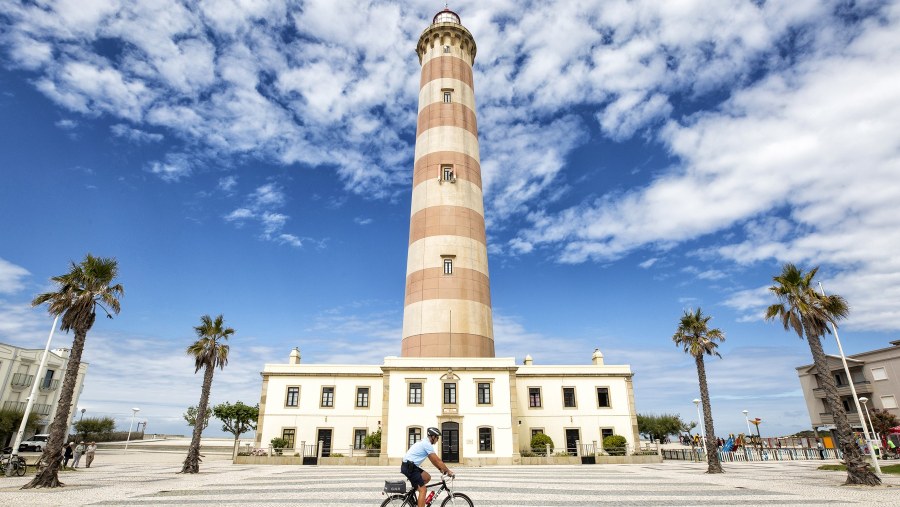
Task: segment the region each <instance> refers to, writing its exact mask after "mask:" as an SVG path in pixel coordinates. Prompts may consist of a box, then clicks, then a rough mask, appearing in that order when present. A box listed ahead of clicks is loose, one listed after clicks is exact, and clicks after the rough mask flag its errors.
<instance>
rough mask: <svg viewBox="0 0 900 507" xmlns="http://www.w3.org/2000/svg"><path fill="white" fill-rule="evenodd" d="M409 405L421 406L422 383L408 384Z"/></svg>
mask: <svg viewBox="0 0 900 507" xmlns="http://www.w3.org/2000/svg"><path fill="white" fill-rule="evenodd" d="M409 404H410V405H421V404H422V383H421V382H410V383H409Z"/></svg>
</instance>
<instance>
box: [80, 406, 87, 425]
mask: <svg viewBox="0 0 900 507" xmlns="http://www.w3.org/2000/svg"><path fill="white" fill-rule="evenodd" d="M85 412H87V409H86V408H83V409H81V417H79V418H78V422H81V421H82V420H84V413H85Z"/></svg>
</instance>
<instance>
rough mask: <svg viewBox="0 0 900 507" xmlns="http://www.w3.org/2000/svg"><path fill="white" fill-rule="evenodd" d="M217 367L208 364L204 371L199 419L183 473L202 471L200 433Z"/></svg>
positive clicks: (198, 408) (183, 466) (192, 436)
mask: <svg viewBox="0 0 900 507" xmlns="http://www.w3.org/2000/svg"><path fill="white" fill-rule="evenodd" d="M214 371H215V367H214V366H213V365H211V364H207V365H206V369H205V370H204V372H203V388H202V389H201V391H200V405H199V406H198V407H197V419H196V420H195V422H194V433H193V434H192V435H191V447H190V448H189V449H188V454H187V457H186V458H185V459H184V465H182V467H181V473H183V474H196V473H199V472H200V434H201V433H203V426H204V424H203V423H204V421H206V406H207V405H208V404H209V391H210V390H211V389H212V381H213V372H214Z"/></svg>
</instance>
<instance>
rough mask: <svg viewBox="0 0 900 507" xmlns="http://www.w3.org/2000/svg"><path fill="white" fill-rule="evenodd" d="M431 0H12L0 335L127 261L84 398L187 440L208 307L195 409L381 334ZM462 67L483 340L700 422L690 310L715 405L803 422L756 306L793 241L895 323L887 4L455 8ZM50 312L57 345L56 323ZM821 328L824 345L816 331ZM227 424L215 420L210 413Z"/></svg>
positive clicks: (403, 230) (896, 206)
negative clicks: (222, 335) (700, 331)
mask: <svg viewBox="0 0 900 507" xmlns="http://www.w3.org/2000/svg"><path fill="white" fill-rule="evenodd" d="M443 7H444V5H443V3H442V2H431V1H429V2H426V1H419V0H413V1H406V2H394V1H372V2H368V1H356V2H349V1H338V0H321V1H305V2H293V1H288V2H285V1H268V0H216V1H208V0H201V1H188V0H185V1H174V0H128V1H124V0H123V1H116V0H59V1H54V2H49V1H46V0H32V1H29V2H18V1H14V2H3V3H0V176H2V179H0V181H2V184H0V342H4V343H10V344H14V345H18V346H24V347H31V348H41V347H43V344H44V341H45V340H46V337H47V333H48V332H49V329H50V327H51V319H50V317H49V316H48V315H47V313H46V310H45V309H42V308H31V306H30V301H31V300H32V298H33V297H34V296H35V295H36V294H38V293H40V292H44V291H47V290H49V289H51V288H52V286H51V285H50V283H49V279H50V277H52V276H55V275H58V274H61V273H63V272H65V271H67V269H68V267H69V263H70V262H72V261H75V262H78V261H80V260H81V259H83V258H84V255H85V254H86V253H89V252H90V253H92V254H94V255H99V256H104V257H114V258H116V259H117V260H118V262H119V267H120V273H119V279H118V280H119V282H120V283H122V284H123V286H124V287H125V297H124V298H123V299H122V311H121V313H120V314H119V315H117V316H116V318H115V319H113V320H108V319H98V320H97V322H96V324H95V325H94V327H93V329H92V330H91V332H90V334H89V335H88V340H87V345H86V349H85V352H84V360H85V361H87V362H88V363H90V366H89V370H88V375H87V379H86V381H85V387H84V391H83V393H82V395H81V398H80V401H79V406H80V407H83V408H85V409H86V413H85V416H86V417H91V416H95V417H99V416H110V417H114V418H116V421H117V423H118V425H119V426H120V428H125V427H127V426H128V423H129V421H130V417H131V407H139V408H140V409H141V412H140V414H139V418H140V419H143V420H146V421H147V431H148V432H151V433H156V432H159V433H171V434H188V432H189V431H190V428H188V427H187V426H186V425H185V423H184V421H183V419H182V417H181V414H182V413H183V412H184V411H185V409H186V407H188V406H189V405H192V404H196V403H197V401H198V399H199V394H200V384H201V381H202V373H201V374H194V368H193V360H192V359H191V358H190V357H188V356H187V355H186V354H185V348H186V347H187V346H188V345H189V344H190V343H192V342H193V341H194V339H195V336H194V331H193V327H194V326H196V325H198V324H199V322H200V317H201V316H202V315H205V314H209V315H213V316H215V315H218V314H223V315H224V317H225V321H226V324H227V325H229V326H231V327H233V328H234V329H235V334H234V336H233V337H232V338H231V340H230V345H231V355H230V359H229V363H228V365H227V366H226V367H225V368H224V370H222V371H216V376H215V380H214V384H213V389H212V396H211V401H212V403H214V404H215V403H221V402H224V401H230V402H235V401H238V400H240V401H243V402H245V403H250V404H253V403H257V402H258V401H259V396H260V389H261V378H260V375H259V372H260V371H261V370H262V368H263V365H264V364H266V363H286V362H287V359H288V354H289V353H290V351H291V349H292V348H293V347H299V348H300V350H301V354H302V356H303V362H304V363H335V364H381V363H382V361H383V358H384V357H385V356H389V355H399V353H400V339H401V327H402V315H403V294H404V284H405V272H406V248H407V239H408V231H409V210H410V195H411V185H412V167H413V155H414V145H415V130H416V126H415V121H416V114H417V110H416V108H417V105H418V104H417V95H418V83H419V71H420V67H419V63H418V59H417V57H416V55H415V52H414V48H415V44H416V41H417V40H418V37H419V35H420V34H421V32H422V30H423V29H425V28H426V27H427V26H428V24H429V23H430V22H431V18H432V17H433V16H434V14H435V13H436V12H437V11H438V10H440V9H442V8H443ZM450 7H451V8H452V9H454V10H455V11H456V12H458V13H459V15H460V17H461V19H462V22H463V24H464V25H465V26H466V27H467V28H468V29H469V30H470V31H471V32H472V34H473V35H474V37H475V40H476V43H477V47H478V50H477V56H476V60H475V67H474V71H475V76H474V77H475V91H476V100H477V114H478V123H479V137H480V150H481V167H482V171H483V179H484V190H485V210H486V211H485V212H486V221H487V227H488V243H489V246H488V247H489V254H490V259H489V262H490V274H491V285H492V303H493V311H494V334H495V341H496V351H497V356H498V357H514V358H515V359H516V362H517V363H521V361H522V358H523V357H524V356H525V355H526V354H530V355H531V356H533V358H534V362H535V364H587V363H589V362H590V360H591V354H592V352H593V350H594V349H595V348H599V349H600V350H601V352H602V353H603V354H604V356H605V361H606V363H607V364H628V365H631V367H632V369H633V371H634V374H635V376H634V385H635V399H636V404H637V409H638V412H641V413H655V414H662V413H675V414H680V415H681V416H682V417H683V419H685V420H688V421H690V420H694V421H696V420H697V415H696V411H695V407H694V405H693V404H692V402H691V400H692V399H694V398H696V397H698V395H699V394H698V384H697V375H696V369H695V366H694V363H693V360H692V359H691V358H690V357H689V356H687V355H685V354H684V353H683V352H682V351H681V350H680V349H678V348H677V347H676V346H675V345H674V344H673V342H672V339H671V338H672V334H673V333H674V332H675V330H676V327H677V324H678V320H679V318H680V316H681V315H682V314H683V312H684V311H686V310H691V309H696V308H698V307H699V308H702V310H703V312H704V313H705V314H708V315H711V316H712V317H713V320H712V321H711V325H713V326H715V327H718V328H720V329H722V330H723V331H724V333H725V335H726V341H725V342H724V343H723V344H722V345H721V346H720V348H719V350H720V352H721V355H722V358H721V359H719V358H709V359H708V360H707V375H708V379H709V386H710V393H711V399H712V410H713V416H714V419H715V429H716V431H717V433H719V434H720V435H724V434H727V433H732V432H734V433H737V432H742V431H745V429H746V426H745V420H744V415H743V414H742V413H741V411H742V410H748V411H749V413H750V417H751V418H754V417H759V418H761V419H762V420H763V423H762V425H761V426H760V429H761V432H762V433H763V435H764V436H766V435H769V436H771V435H784V434H790V433H793V432H796V431H800V430H804V429H808V428H809V426H810V420H809V416H808V414H807V411H806V406H805V403H804V400H803V396H802V393H801V391H800V384H799V381H798V380H797V373H796V369H795V368H796V367H798V366H801V365H806V364H810V363H811V356H810V352H809V348H808V345H807V344H806V342H805V341H802V340H800V339H798V338H797V336H796V335H795V334H791V333H787V332H785V331H784V330H783V328H782V327H781V325H780V324H777V323H773V322H765V321H764V320H763V312H764V309H765V307H766V306H768V305H769V304H772V303H774V302H775V300H774V299H773V298H772V297H771V296H770V295H769V293H768V291H767V287H769V286H770V285H771V282H772V277H773V276H775V275H776V274H778V273H779V272H780V270H781V266H782V265H783V264H784V263H786V262H792V263H795V264H797V265H799V266H801V267H803V268H804V269H809V268H812V267H815V266H819V267H820V271H819V275H818V277H817V279H818V280H821V281H822V282H823V284H824V286H825V288H826V290H828V291H829V292H830V293H837V294H840V295H842V296H844V297H845V298H846V299H847V301H848V302H849V304H850V307H851V313H850V315H849V317H848V318H847V319H846V320H845V321H843V322H842V323H841V327H840V338H841V341H842V343H843V346H844V349H845V350H846V352H847V353H857V352H862V351H866V350H873V349H877V348H883V347H887V346H888V342H889V341H891V340H895V339H900V333H898V330H900V284H898V282H900V254H898V250H900V181H898V175H900V130H898V129H897V126H898V125H900V38H898V37H897V33H900V5H898V3H897V2H887V1H880V2H876V1H866V0H858V1H853V2H850V1H822V0H790V1H765V0H756V1H749V0H745V1H736V0H735V1H725V0H707V1H702V0H696V1H690V0H684V1H678V2H659V1H656V0H648V1H641V0H634V1H619V0H604V1H589V0H582V1H573V0H561V1H541V2H529V1H515V2H513V1H511V0H509V1H507V0H498V1H492V2H476V1H459V2H453V4H452V5H450ZM71 338H72V335H71V334H68V335H66V334H57V335H56V337H55V338H54V346H58V347H63V346H69V344H70V340H71ZM824 345H825V349H826V351H827V352H829V353H836V352H837V348H836V345H835V342H834V340H833V339H832V338H827V339H825V340H824ZM205 434H207V435H210V436H217V435H221V432H219V425H218V424H217V423H215V422H214V421H213V422H211V424H210V428H209V429H207V432H206V433H205Z"/></svg>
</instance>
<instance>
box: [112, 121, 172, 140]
mask: <svg viewBox="0 0 900 507" xmlns="http://www.w3.org/2000/svg"><path fill="white" fill-rule="evenodd" d="M109 130H110V132H112V133H113V135H114V136H116V137H121V138H124V139H127V140H129V141H131V142H133V143H137V144H145V143H154V142H159V141H162V140H163V135H162V134H157V133H154V132H145V131H143V130H140V129H136V128H131V127H129V126H128V125H125V124H124V123H117V124H115V125H112V126H110V127H109Z"/></svg>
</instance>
